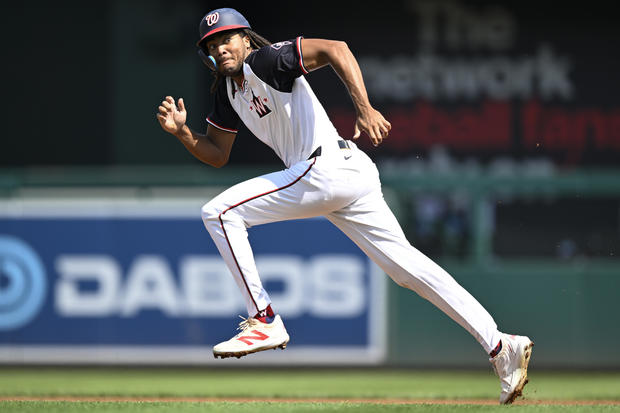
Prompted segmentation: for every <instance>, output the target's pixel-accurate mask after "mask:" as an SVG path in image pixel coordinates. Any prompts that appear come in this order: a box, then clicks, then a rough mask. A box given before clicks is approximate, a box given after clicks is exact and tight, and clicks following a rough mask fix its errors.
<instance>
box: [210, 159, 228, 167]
mask: <svg viewBox="0 0 620 413" xmlns="http://www.w3.org/2000/svg"><path fill="white" fill-rule="evenodd" d="M206 163H208V164H209V165H211V166H213V167H215V168H221V167H223V166H224V165H226V164H227V163H228V156H220V157H217V158H213V159H210V160H209V161H208V162H206Z"/></svg>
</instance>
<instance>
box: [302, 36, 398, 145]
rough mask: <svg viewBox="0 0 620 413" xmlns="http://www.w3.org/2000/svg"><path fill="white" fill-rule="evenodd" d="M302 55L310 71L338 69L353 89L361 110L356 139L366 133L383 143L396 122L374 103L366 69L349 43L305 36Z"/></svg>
mask: <svg viewBox="0 0 620 413" xmlns="http://www.w3.org/2000/svg"><path fill="white" fill-rule="evenodd" d="M301 55H302V59H303V66H304V67H305V68H306V69H307V70H308V71H312V70H316V69H319V68H321V67H324V66H327V65H330V66H331V67H332V68H333V69H334V71H335V72H336V73H337V74H338V76H339V77H340V79H341V80H342V82H343V83H344V85H345V86H346V88H347V90H348V91H349V94H350V95H351V99H352V100H353V106H355V111H356V113H357V119H356V122H355V133H354V135H353V138H354V139H357V138H358V137H359V136H360V132H365V133H366V134H367V135H368V136H369V137H370V141H371V142H372V144H373V145H375V146H377V145H379V144H380V143H381V142H382V141H383V139H384V138H386V137H387V136H388V134H389V132H390V129H391V128H392V125H391V124H390V122H388V121H387V120H386V119H385V118H384V117H383V115H382V114H381V113H380V112H379V111H377V110H376V109H374V108H373V107H372V105H371V104H370V101H369V99H368V93H367V92H366V86H365V85H364V79H363V77H362V71H361V69H360V67H359V64H358V63H357V60H356V59H355V56H353V53H352V52H351V50H350V49H349V46H348V45H347V44H346V43H345V42H342V41H337V40H325V39H301Z"/></svg>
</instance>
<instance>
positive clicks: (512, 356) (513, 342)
mask: <svg viewBox="0 0 620 413" xmlns="http://www.w3.org/2000/svg"><path fill="white" fill-rule="evenodd" d="M501 340H502V350H501V351H500V352H499V354H497V355H496V356H495V357H493V358H492V359H489V361H490V362H491V364H492V365H493V368H494V369H495V374H497V375H498V376H499V380H500V384H501V386H502V392H501V394H500V395H499V403H500V404H511V403H512V402H513V401H515V399H516V398H517V397H519V396H521V394H522V392H523V387H525V385H526V384H527V382H528V380H527V365H528V364H529V362H530V357H531V356H532V346H533V345H534V342H532V340H530V339H529V338H528V337H524V336H514V335H508V334H502V338H501Z"/></svg>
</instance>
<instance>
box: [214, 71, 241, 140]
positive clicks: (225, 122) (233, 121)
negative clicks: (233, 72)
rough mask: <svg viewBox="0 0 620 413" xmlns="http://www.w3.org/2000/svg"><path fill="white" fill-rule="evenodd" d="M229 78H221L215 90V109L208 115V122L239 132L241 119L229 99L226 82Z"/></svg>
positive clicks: (217, 126) (225, 129)
mask: <svg viewBox="0 0 620 413" xmlns="http://www.w3.org/2000/svg"><path fill="white" fill-rule="evenodd" d="M229 80H230V79H228V78H225V79H223V80H221V81H220V84H219V85H218V87H217V89H216V90H215V102H214V106H213V111H212V112H211V113H210V114H209V116H207V122H208V123H209V124H211V125H213V126H214V127H216V128H218V129H221V130H223V131H226V132H231V133H237V132H238V131H239V124H240V123H241V119H240V118H239V115H238V114H237V112H235V110H234V109H233V107H232V105H231V104H230V100H229V99H228V91H227V90H226V82H227V81H229Z"/></svg>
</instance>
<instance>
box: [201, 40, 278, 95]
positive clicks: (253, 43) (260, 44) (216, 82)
mask: <svg viewBox="0 0 620 413" xmlns="http://www.w3.org/2000/svg"><path fill="white" fill-rule="evenodd" d="M239 34H241V35H242V36H248V38H249V39H250V47H251V48H252V49H260V48H261V47H263V46H269V45H270V44H271V42H270V41H269V40H267V39H265V38H264V37H263V36H261V35H260V34H258V33H256V32H255V31H253V30H251V29H241V30H239ZM205 53H207V54H209V52H208V51H206V50H205ZM213 76H215V80H214V81H213V84H212V85H211V93H215V91H216V89H217V86H218V85H219V83H220V82H221V81H222V75H220V73H219V72H217V71H216V72H213Z"/></svg>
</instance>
